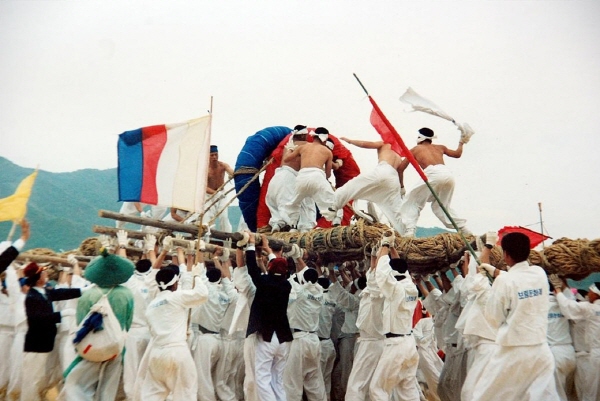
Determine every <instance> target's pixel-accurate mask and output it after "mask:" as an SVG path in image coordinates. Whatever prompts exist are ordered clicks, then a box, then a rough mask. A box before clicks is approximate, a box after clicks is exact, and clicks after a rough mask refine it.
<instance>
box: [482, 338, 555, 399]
mask: <svg viewBox="0 0 600 401" xmlns="http://www.w3.org/2000/svg"><path fill="white" fill-rule="evenodd" d="M498 378H502V380H497V379H498ZM508 399H511V400H523V401H526V400H528V401H535V400H544V401H556V400H558V394H557V393H556V385H555V383H554V358H553V356H552V352H550V347H549V346H548V344H547V343H543V344H539V345H530V346H519V347H505V346H500V345H499V346H498V347H497V348H496V350H495V352H494V354H493V355H492V357H491V359H490V362H489V363H488V364H487V366H485V367H484V369H483V372H481V376H480V379H479V380H478V381H477V384H476V385H475V387H474V390H473V398H472V400H473V401H476V400H482V401H483V400H485V401H493V400H498V401H504V400H508Z"/></svg>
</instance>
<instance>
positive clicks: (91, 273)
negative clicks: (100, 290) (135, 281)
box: [83, 249, 135, 287]
mask: <svg viewBox="0 0 600 401" xmlns="http://www.w3.org/2000/svg"><path fill="white" fill-rule="evenodd" d="M134 269H135V265H134V264H133V262H131V261H130V260H129V259H125V258H123V257H121V256H118V255H113V254H110V253H108V252H107V250H106V249H103V250H102V253H101V254H100V255H99V256H97V257H96V258H94V259H93V260H92V261H91V262H90V263H89V264H88V265H87V267H86V268H85V271H84V272H83V276H84V277H85V278H86V279H88V280H89V281H91V282H92V283H94V284H96V285H97V286H98V287H113V286H115V285H118V284H123V283H124V282H126V281H127V280H129V277H131V276H132V275H133V271H134Z"/></svg>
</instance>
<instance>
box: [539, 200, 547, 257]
mask: <svg viewBox="0 0 600 401" xmlns="http://www.w3.org/2000/svg"><path fill="white" fill-rule="evenodd" d="M538 209H539V211H540V229H541V233H542V238H544V220H543V219H542V202H538ZM544 248H545V244H544V240H543V239H542V249H544Z"/></svg>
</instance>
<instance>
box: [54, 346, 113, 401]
mask: <svg viewBox="0 0 600 401" xmlns="http://www.w3.org/2000/svg"><path fill="white" fill-rule="evenodd" d="M122 371H123V359H122V356H121V355H119V356H117V357H116V358H115V359H113V360H110V361H107V362H90V361H87V360H85V359H83V360H81V361H79V363H78V364H77V365H75V366H74V367H73V369H71V371H70V372H69V375H68V376H67V377H66V379H65V384H64V386H63V389H62V391H61V392H60V395H59V399H60V400H61V401H114V399H115V397H116V395H117V391H118V388H119V381H120V380H121V373H122Z"/></svg>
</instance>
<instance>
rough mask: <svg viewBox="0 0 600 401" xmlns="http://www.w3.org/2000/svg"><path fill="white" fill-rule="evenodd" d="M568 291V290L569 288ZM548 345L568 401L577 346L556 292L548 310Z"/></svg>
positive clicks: (563, 396)
mask: <svg viewBox="0 0 600 401" xmlns="http://www.w3.org/2000/svg"><path fill="white" fill-rule="evenodd" d="M567 291H568V290H567ZM548 345H549V346H550V351H552V355H554V363H555V366H556V367H555V370H554V379H555V381H556V391H557V392H558V396H559V398H560V399H561V401H567V393H566V388H567V378H568V377H571V376H572V375H573V374H574V372H575V366H576V363H575V348H574V347H573V340H572V339H571V332H570V331H569V320H568V319H567V318H566V317H565V315H563V314H562V312H561V310H560V307H559V305H558V301H557V300H556V297H555V296H554V294H550V309H549V310H548Z"/></svg>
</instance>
